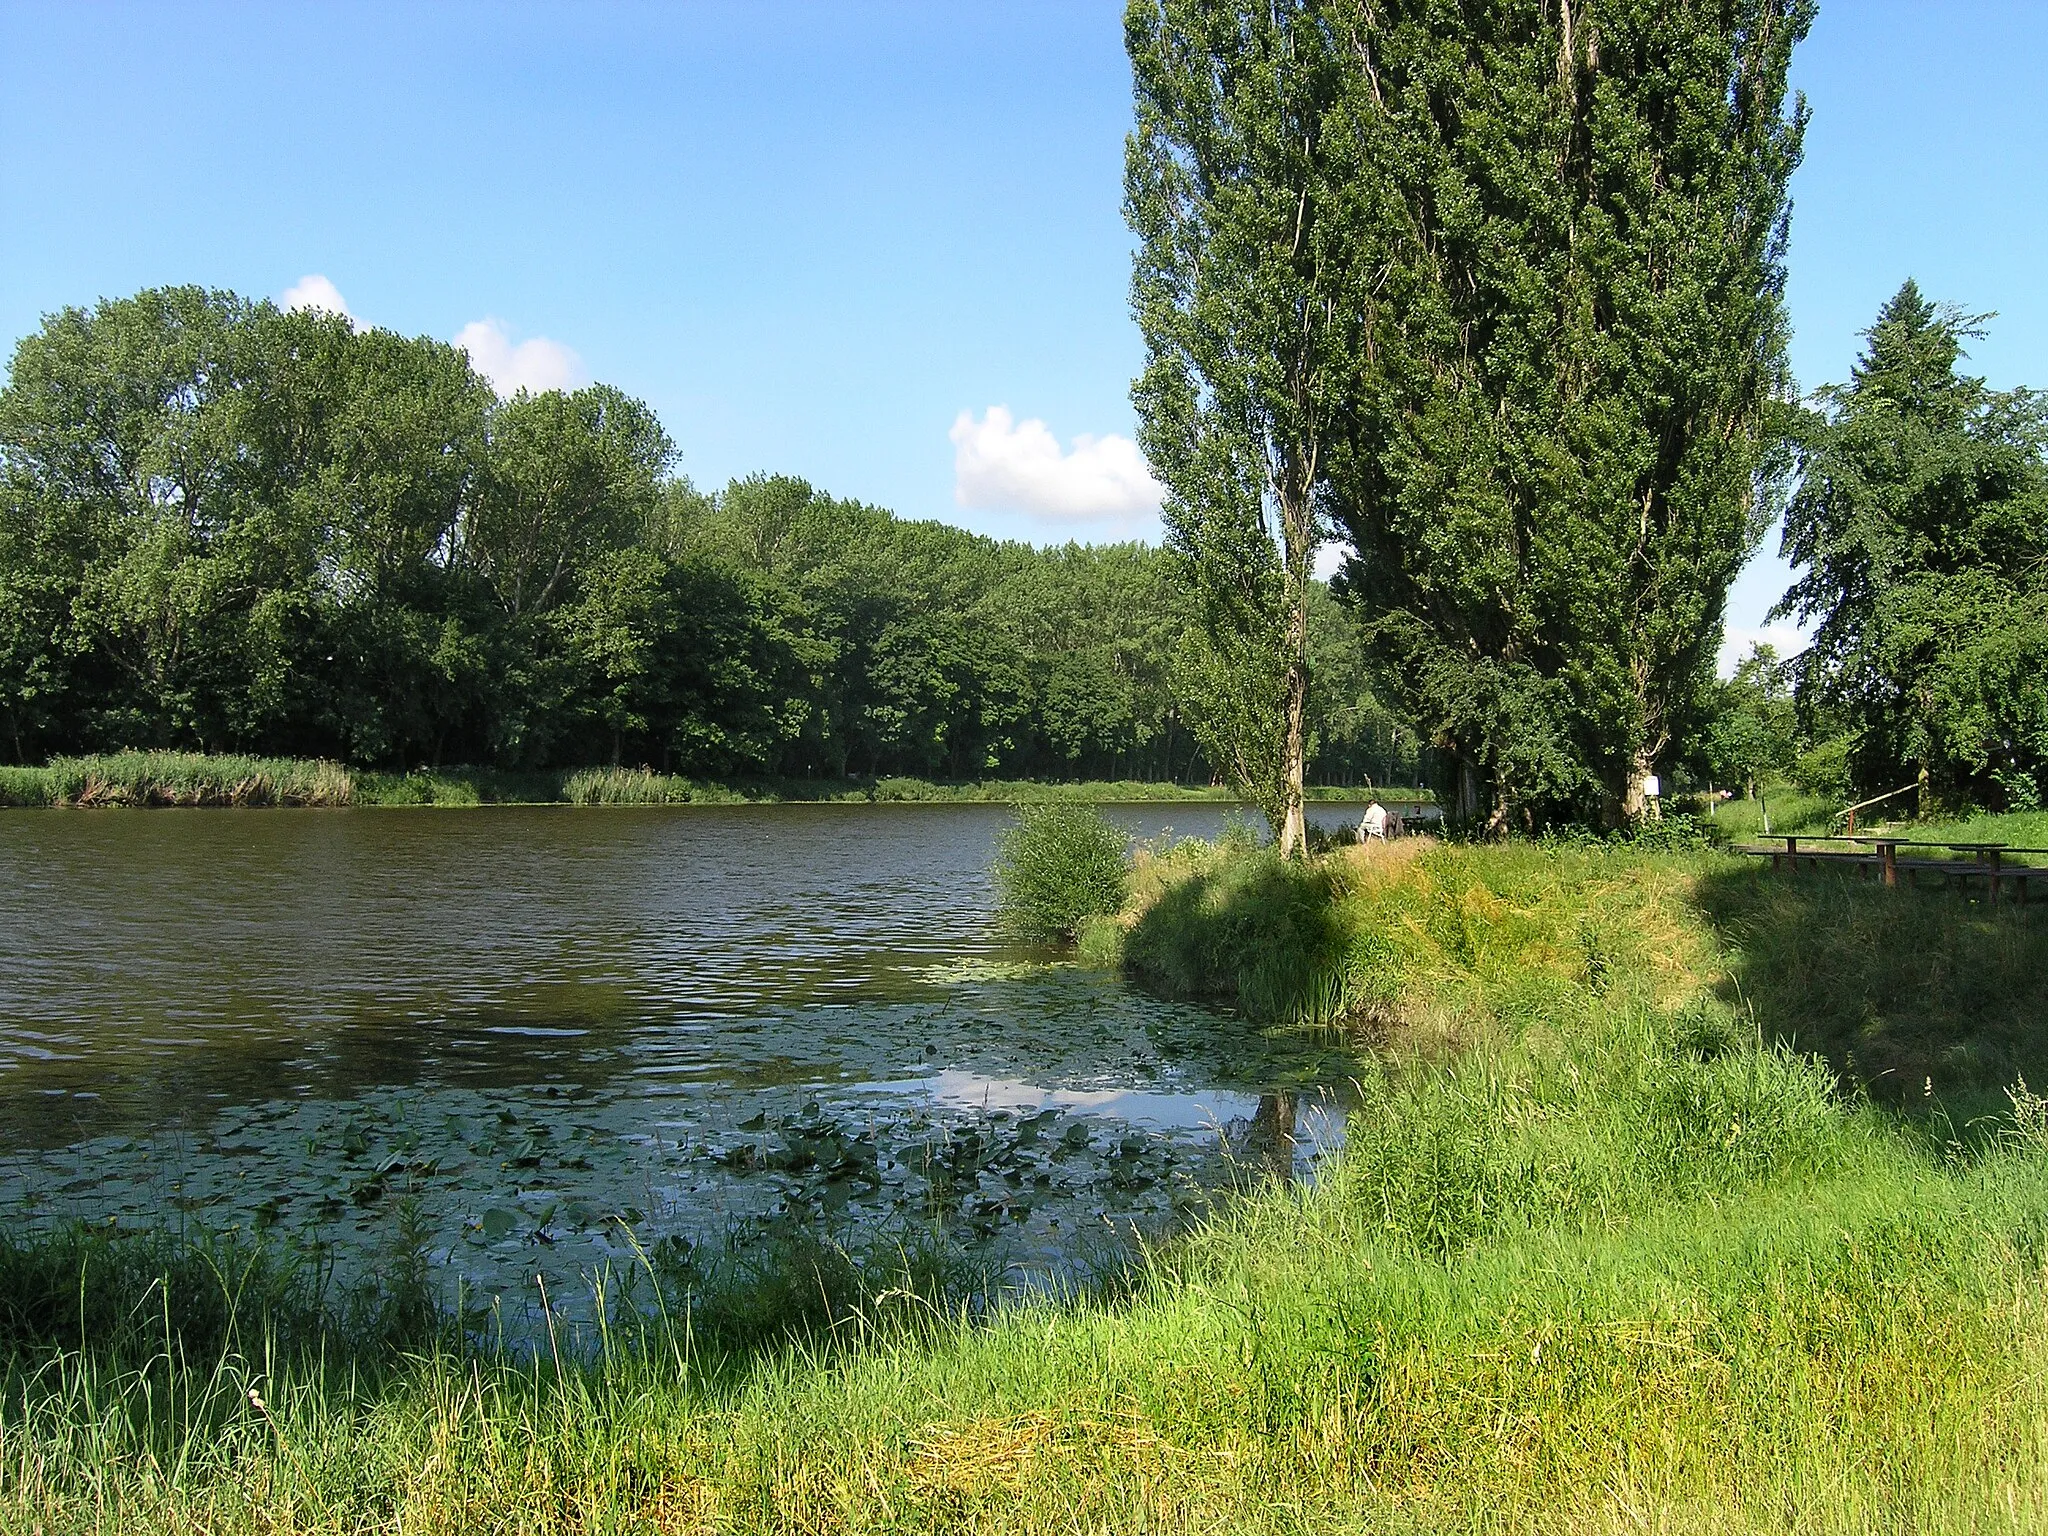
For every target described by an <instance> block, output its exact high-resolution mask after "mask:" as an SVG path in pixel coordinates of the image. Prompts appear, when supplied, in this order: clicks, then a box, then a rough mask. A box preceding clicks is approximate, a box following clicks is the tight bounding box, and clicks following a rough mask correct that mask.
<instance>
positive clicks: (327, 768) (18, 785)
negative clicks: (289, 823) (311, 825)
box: [0, 752, 355, 806]
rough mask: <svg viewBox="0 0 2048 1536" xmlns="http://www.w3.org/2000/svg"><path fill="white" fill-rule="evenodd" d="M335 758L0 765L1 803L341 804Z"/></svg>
mask: <svg viewBox="0 0 2048 1536" xmlns="http://www.w3.org/2000/svg"><path fill="white" fill-rule="evenodd" d="M354 792H355V783H354V779H353V777H352V776H351V775H350V773H349V771H348V769H346V768H344V767H342V766H341V765H340V764H339V763H329V762H318V761H308V760H305V759H300V758H282V757H235V756H208V755H202V754H199V753H189V752H117V753H112V754H109V755H107V756H103V757H66V758H57V759H54V760H53V761H51V762H50V763H49V764H48V765H47V766H45V767H42V768H9V769H4V770H0V804H13V805H22V806H66V805H69V806H126V805H137V806H142V805H151V806H171V805H182V806H265V805H347V804H349V803H350V802H351V800H352V799H353V798H354Z"/></svg>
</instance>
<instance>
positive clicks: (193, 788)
mask: <svg viewBox="0 0 2048 1536" xmlns="http://www.w3.org/2000/svg"><path fill="white" fill-rule="evenodd" d="M1361 793H1363V791H1360V790H1355V789H1338V788H1312V789H1311V790H1310V791H1309V795H1310V798H1311V799H1353V798H1356V797H1357V796H1358V795H1359V794H1361ZM1404 793H1405V792H1404ZM1048 797H1054V798H1073V799H1079V800H1087V801H1094V802H1097V803H1102V804H1110V803H1117V802H1140V801H1155V800H1157V801H1183V800H1215V801H1231V802H1234V801H1235V800H1236V799H1237V796H1236V795H1235V794H1234V793H1233V792H1232V791H1230V790H1228V789H1221V788H1206V787H1197V786H1189V785H1181V784H1153V783H1146V782H1142V781H1138V780H1126V781H1123V782H1118V783H1088V784H1041V783H1036V782H1032V781H1029V780H987V781H983V782H979V783H971V784H952V783H935V782H933V781H931V780H928V779H907V778H885V779H873V780H868V779H859V780H839V779H830V780H819V779H766V780H759V781H752V782H745V783H732V784H725V783H716V782H712V781H708V780H702V779H688V778H683V777H680V776H678V775H674V774H661V773H654V772H651V771H649V770H647V769H644V768H582V769H576V770H574V771H570V772H532V773H517V772H506V771H500V770H497V769H491V768H448V769H433V770H424V769H423V770H421V771H419V772H415V773H379V772H374V771H371V770H367V769H358V768H349V767H345V766H343V765H342V764H340V763H331V762H316V761H308V760H302V759H295V758H266V757H234V756H205V755H201V754H198V753H186V752H117V753H110V754H107V755H105V756H100V757H77V758H60V759H58V760H56V761H53V762H51V763H49V764H47V765H45V766H44V767H40V768H11V767H5V766H0V806H25V807H44V806H124V805H125V806H272V805H437V806H474V805H558V804H563V803H567V804H570V805H733V804H740V803H745V802H776V801H801V802H818V801H890V802H898V801H901V802H922V801H934V802H960V801H1013V800H1029V799H1042V798H1048Z"/></svg>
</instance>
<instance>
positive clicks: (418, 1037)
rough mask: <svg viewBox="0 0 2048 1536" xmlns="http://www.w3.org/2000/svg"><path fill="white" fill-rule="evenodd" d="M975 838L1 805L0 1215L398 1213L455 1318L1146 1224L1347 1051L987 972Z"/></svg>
mask: <svg viewBox="0 0 2048 1536" xmlns="http://www.w3.org/2000/svg"><path fill="white" fill-rule="evenodd" d="M1112 814H1113V815H1115V816H1117V818H1118V819H1120V820H1122V821H1124V822H1125V823H1126V824H1128V825H1129V826H1130V827H1131V828H1132V830H1133V832H1134V833H1135V834H1137V835H1140V836H1146V837H1156V836H1159V835H1161V834H1162V833H1164V832H1165V830H1166V829H1167V828H1168V827H1169V826H1170V827H1171V828H1172V830H1173V831H1174V832H1175V833H1178V834H1182V835H1190V834H1192V835H1214V833H1215V832H1216V831H1218V830H1219V829H1220V827H1221V825H1222V821H1223V816H1224V814H1225V813H1224V811H1223V810H1222V809H1221V808H1219V807H1214V806H1208V805H1175V806H1168V807H1144V808H1136V807H1131V808H1120V809H1118V810H1116V811H1114V812H1112ZM1315 814H1316V815H1317V817H1318V818H1319V819H1322V820H1325V821H1326V822H1328V823H1330V824H1333V825H1334V824H1338V823H1341V822H1344V821H1348V820H1355V819H1356V817H1357V814H1358V811H1357V808H1356V807H1347V806H1328V805H1325V806H1318V807H1316V808H1315ZM1007 815H1008V813H1007V812H1006V811H1005V810H1003V809H1002V808H1001V807H993V806H977V805H910V806H890V805H844V806H736V807H678V808H649V809H645V810H640V809H573V808H567V807H535V808H486V809H479V810H463V811H434V810H369V809H365V810H350V811H326V810H322V811H283V810H280V811H264V812H236V811H220V812H209V811H178V812H155V813H151V812H20V813H9V814H0V1106H4V1112H0V1201H8V1202H13V1203H16V1204H22V1203H26V1204H28V1205H30V1206H31V1207H33V1208H34V1209H35V1210H37V1211H39V1212H41V1213H43V1214H45V1215H48V1214H59V1215H79V1216H88V1217H92V1218H94V1219H105V1218H106V1217H108V1216H112V1217H113V1218H115V1219H116V1220H121V1221H128V1222H131V1223H133V1222H142V1221H149V1220H163V1219H167V1218H168V1219H172V1220H184V1219H198V1220H203V1221H205V1222H206V1223H207V1224H208V1225H212V1226H249V1227H260V1228H270V1229H274V1230H276V1231H278V1232H281V1233H282V1234H284V1235H285V1236H287V1237H288V1238H290V1239H292V1240H294V1241H304V1242H309V1243H319V1244H323V1245H326V1246H328V1247H329V1248H331V1249H333V1250H335V1251H337V1252H338V1253H340V1254H341V1256H342V1257H344V1258H346V1257H347V1256H348V1255H349V1254H351V1253H354V1254H357V1255H364V1254H371V1253H374V1252H375V1251H376V1250H377V1247H378V1245H379V1244H380V1243H384V1242H386V1241H387V1240H389V1238H390V1236H391V1232H392V1228H393V1225H394V1222H395V1221H396V1216H395V1214H394V1213H395V1212H396V1211H398V1210H399V1209H401V1208H403V1207H407V1206H409V1207H410V1208H411V1209H412V1210H413V1211H415V1212H416V1213H418V1214H417V1215H416V1217H415V1221H416V1222H417V1220H419V1219H421V1218H424V1219H425V1220H426V1221H427V1223H428V1224H429V1226H430V1229H431V1230H433V1231H435V1232H436V1233H437V1234H438V1239H437V1241H438V1247H437V1257H438V1258H439V1259H440V1260H442V1261H443V1262H444V1263H445V1264H446V1265H447V1266H448V1267H449V1269H450V1270H451V1271H453V1272H455V1273H459V1274H461V1275H463V1276H464V1277H465V1278H466V1279H467V1280H468V1281H470V1282H471V1283H472V1284H474V1285H477V1286H480V1287H482V1288H484V1289H485V1290H487V1291H488V1290H505V1289H509V1288H515V1287H517V1286H518V1285H519V1284H522V1283H528V1282H530V1279H531V1276H532V1274H533V1273H534V1272H535V1271H536V1270H537V1269H538V1270H556V1271H561V1272H563V1273H564V1274H566V1275H573V1274H575V1273H576V1272H577V1271H579V1270H583V1269H587V1268H588V1267H589V1266H590V1265H592V1264H593V1263H596V1262H599V1261H602V1260H603V1259H606V1258H609V1257H614V1256H616V1255H618V1254H620V1253H622V1252H629V1251H631V1250H632V1248H633V1247H634V1246H635V1245H644V1244H646V1243H647V1242H649V1241H650V1240H653V1239H656V1238H658V1237H659V1236H661V1235H664V1234H667V1233H690V1234H695V1235H697V1236H698V1237H700V1238H701V1237H702V1235H703V1234H705V1233H709V1232H717V1231H726V1232H732V1231H735V1230H738V1229H741V1228H745V1227H747V1226H748V1225H749V1224H752V1225H754V1226H761V1225H764V1224H770V1223H774V1222H777V1221H791V1220H801V1221H811V1222H817V1223H821V1224H824V1225H826V1226H828V1227H831V1228H833V1229H835V1230H837V1231H841V1232H845V1231H853V1230H857V1229H860V1228H863V1227H867V1228H876V1229H880V1228H883V1227H887V1226H890V1225H891V1224H897V1225H901V1224H904V1223H912V1222H927V1223H929V1222H937V1223H940V1224H942V1225H945V1226H946V1227H948V1229H949V1230H952V1231H955V1232H957V1233H959V1234H962V1235H965V1236H967V1237H969V1238H972V1239H976V1240H980V1241H985V1242H988V1243H1000V1244H1001V1245H1004V1247H1005V1248H1006V1251H1011V1252H1014V1253H1015V1254H1017V1255H1019V1256H1020V1257H1021V1258H1031V1257H1036V1258H1038V1259H1057V1256H1058V1255H1059V1254H1061V1253H1062V1252H1064V1251H1066V1250H1067V1249H1069V1248H1071V1247H1072V1245H1073V1244H1074V1243H1075V1242H1077V1241H1079V1240H1080V1238H1079V1236H1078V1234H1080V1233H1083V1232H1099V1231H1102V1230H1107V1229H1111V1228H1117V1229H1119V1230H1121V1228H1122V1227H1128V1226H1136V1227H1139V1228H1143V1227H1145V1226H1148V1225H1149V1226H1154V1227H1156V1226H1158V1225H1160V1224H1162V1223H1166V1222H1170V1221H1171V1220H1172V1219H1174V1218H1175V1216H1176V1215H1177V1214H1179V1213H1181V1212H1184V1211H1185V1210H1187V1209H1191V1208H1193V1207H1195V1206H1196V1205H1198V1204H1199V1202H1200V1200H1201V1199H1202V1196H1203V1192H1204V1191H1205V1190H1207V1189H1210V1188H1213V1187H1214V1185H1215V1184H1216V1182H1217V1181H1218V1179H1219V1178H1222V1177H1225V1176H1227V1172H1228V1168H1227V1165H1228V1164H1229V1163H1230V1161H1231V1160H1232V1159H1233V1158H1234V1157H1237V1156H1240V1155H1241V1154H1242V1153H1243V1151H1244V1149H1245V1148H1246V1147H1247V1146H1249V1145H1251V1144H1252V1143H1254V1142H1256V1140H1257V1132H1258V1129H1259V1127H1260V1126H1261V1125H1262V1124H1265V1123H1269V1122H1270V1121H1271V1120H1272V1103H1273V1096H1274V1095H1275V1094H1276V1092H1278V1091H1280V1090H1289V1091H1308V1092H1309V1094H1310V1098H1311V1101H1313V1097H1314V1091H1315V1090H1316V1089H1318V1088H1319V1087H1326V1086H1327V1085H1330V1084H1335V1083H1341V1081H1342V1080H1343V1079H1344V1077H1345V1076H1346V1075H1347V1072H1348V1070H1349V1067H1350V1065H1351V1062H1350V1059H1349V1058H1348V1057H1347V1056H1346V1055H1345V1054H1344V1053H1343V1052H1342V1051H1341V1050H1338V1049H1335V1048H1333V1047H1331V1046H1329V1045H1328V1044H1323V1045H1317V1044H1315V1043H1312V1042H1307V1041H1302V1040H1298V1039H1288V1038H1284V1037H1270V1036H1268V1035H1265V1034H1263V1033H1261V1032H1260V1031H1258V1030H1256V1029H1253V1028H1250V1027H1248V1026H1247V1025H1245V1024H1244V1023H1243V1022H1242V1021H1238V1020H1234V1019H1230V1018H1226V1017H1221V1016H1218V1015H1216V1014H1213V1013H1210V1012H1206V1011H1203V1010H1199V1009H1194V1008H1188V1007H1183V1006H1180V1005H1175V1004H1171V1003H1166V1002H1162V1001H1159V1000H1157V999H1153V998H1149V997H1146V996H1144V995H1142V994H1140V993H1137V992H1135V991H1134V990H1132V989H1131V988H1129V987H1127V986H1125V985H1124V984H1123V983H1121V982H1120V981H1118V980H1116V979H1115V978H1113V977H1108V976H1104V975H1100V974H1096V973H1092V972H1088V971H1084V970H1081V969H1078V968H1076V967H1073V966H1070V965H1063V964H1059V963H1057V957H1055V956H1051V955H1048V954H1045V953H1042V952H1034V951H1028V950H1019V949H1017V948H1015V947H1014V946H1011V945H1008V944H1006V943H1005V942H1004V940H1003V938H1002V936H1001V935H1000V934H999V933H998V932H997V930H996V928H995V926H994V923H993V921H992V906H993V893H992V891H991V889H990V883H989V876H988V865H989V860H990V857H991V854H992V852H993V847H994V839H995V836H996V833H997V832H998V830H999V829H1000V828H1001V827H1002V826H1003V825H1004V824H1005V823H1006V821H1007ZM1262 1100H1263V1101H1264V1102H1265V1103H1266V1104H1267V1114H1266V1115H1265V1116H1264V1118H1263V1119H1262V1116H1261V1113H1260V1106H1261V1103H1262ZM1311 1110H1312V1111H1313V1102H1312V1103H1311ZM1303 1129H1304V1131H1305V1133H1306V1135H1305V1136H1304V1138H1302V1139H1303V1141H1304V1142H1306V1141H1311V1140H1312V1139H1313V1136H1314V1135H1315V1134H1316V1133H1317V1129H1318V1126H1317V1121H1316V1117H1315V1115H1314V1113H1313V1112H1311V1113H1310V1114H1309V1115H1308V1116H1307V1118H1306V1119H1305V1120H1304V1122H1303ZM1120 1224H1121V1225H1120Z"/></svg>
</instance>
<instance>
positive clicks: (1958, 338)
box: [1779, 281, 2048, 809]
mask: <svg viewBox="0 0 2048 1536" xmlns="http://www.w3.org/2000/svg"><path fill="white" fill-rule="evenodd" d="M1989 318H1990V317H1989V316H1988V315H1970V314H1966V313H1964V312H1963V311H1961V310H1959V309H1957V308H1955V307H1953V306H1943V305H1938V304H1935V303H1934V302H1932V301H1931V300H1929V299H1928V298H1926V297H1925V296H1924V295H1923V294H1922V293H1921V292H1920V289H1919V287H1918V285H1916V284H1915V283H1913V282H1911V281H1908V282H1907V283H1906V284H1905V285H1904V286H1903V287H1902V288H1900V289H1899V291H1898V292H1897V293H1896V294H1894V295H1893V296H1892V298H1891V299H1890V300H1888V301H1887V302H1886V304H1885V306H1884V307H1883V309H1882V310H1880V311H1879V312H1878V316H1877V321H1876V323H1875V324H1874V325H1873V326H1871V328H1870V329H1869V331H1867V332H1865V336H1866V337H1867V340H1868V345H1867V346H1866V348H1865V350H1864V353H1863V356H1862V358H1861V359H1860V360H1859V361H1858V362H1857V365H1856V368H1855V370H1854V372H1853V373H1852V374H1851V376H1850V380H1849V383H1848V384H1847V385H1845V386H1841V387H1835V388H1829V389H1825V390H1822V391H1821V392H1820V397H1819V410H1818V412H1817V413H1816V415H1815V417H1814V418H1813V419H1812V421H1811V424H1810V427H1809V429H1808V431H1807V432H1806V433H1805V434H1804V440H1803V442H1802V444H1801V449H1800V458H1801V465H1800V467H1801V471H1802V473H1801V479H1800V487H1799V491H1798V494H1797V495H1795V496H1794V497H1793V499H1792V502H1791V505H1790V507H1789V508H1788V509H1787V512H1786V518H1785V544H1784V549H1785V555H1786V558H1787V559H1788V560H1790V561H1791V562H1792V563H1793V565H1794V566H1795V568H1797V569H1798V570H1799V576H1798V579H1797V580H1796V581H1795V582H1794V584H1793V586H1792V589H1791V591H1790V592H1788V593H1787V594H1786V596H1785V599H1784V601H1783V603H1781V604H1780V607H1779V611H1780V612H1781V613H1784V614H1793V615H1797V616H1798V617H1800V618H1802V619H1806V620H1809V621H1813V622H1814V624H1815V628H1814V635H1813V644H1812V646H1811V647H1810V648H1809V649H1808V650H1807V652H1806V653H1805V655H1804V656H1803V657H1802V658H1801V673H1802V675H1801V680H1800V694H1801V699H1802V702H1803V703H1804V704H1805V705H1806V706H1807V707H1808V708H1809V709H1812V708H1814V707H1816V706H1820V707H1825V708H1828V709H1831V710H1837V711H1840V712H1841V714H1842V715H1843V717H1844V718H1845V719H1846V722H1847V724H1848V726H1849V729H1850V731H1851V733H1852V735H1853V751H1852V755H1851V769H1852V772H1853V774H1854V777H1855V779H1856V781H1857V783H1858V785H1859V787H1862V788H1864V789H1870V790H1879V789H1892V788H1895V787H1898V786H1900V785H1901V784H1904V783H1910V782H1914V781H1916V780H1917V781H1918V782H1919V783H1920V784H1921V785H1922V786H1923V789H1924V792H1925V793H1926V794H1927V795H1928V796H1930V797H1931V798H1933V799H1941V798H1944V797H1947V798H1961V799H1978V800H1990V801H1994V802H1997V803H2000V804H2003V805H2005V806H2008V807H2011V808H2014V809H2022V808H2023V809H2032V808H2034V807H2035V806H2037V805H2039V804H2040V803H2041V798H2042V794H2043V791H2044V789H2048V407H2044V405H2043V402H2042V401H2041V400H2039V399H2038V398H2037V397H2036V396H2035V395H2033V394H2032V393H2031V392H2029V391H2027V390H2014V391H2011V392H2009V393H2001V392H1997V391H1993V390H1990V389H1987V388H1986V387H1985V384H1984V380H1983V379H1981V378H1975V377H1972V376H1970V375H1967V374H1964V373H1962V372H1960V371H1959V367H1958V365H1959V364H1960V363H1961V361H1962V358H1963V356H1964V351H1963V343H1964V342H1965V341H1967V340H1969V339H1971V338H1973V337H1976V336H1980V335H1982V334H1983V322H1984V321H1986V320H1988V319H1989Z"/></svg>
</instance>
